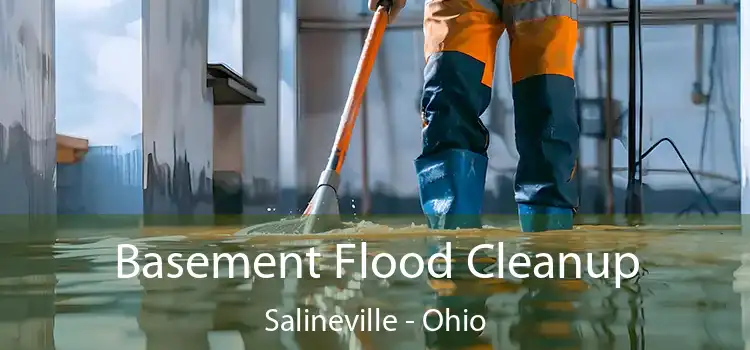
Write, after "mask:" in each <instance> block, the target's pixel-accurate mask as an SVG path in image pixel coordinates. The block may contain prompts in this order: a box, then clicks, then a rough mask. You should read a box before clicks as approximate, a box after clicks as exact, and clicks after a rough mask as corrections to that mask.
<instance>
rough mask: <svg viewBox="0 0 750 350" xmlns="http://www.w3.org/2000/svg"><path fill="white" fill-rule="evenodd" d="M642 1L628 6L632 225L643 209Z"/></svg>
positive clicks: (628, 207)
mask: <svg viewBox="0 0 750 350" xmlns="http://www.w3.org/2000/svg"><path fill="white" fill-rule="evenodd" d="M640 12H641V9H640V0H631V1H630V4H629V5H628V22H629V24H628V39H629V40H628V51H629V52H628V59H629V62H628V63H629V64H628V66H629V67H628V68H629V84H628V85H629V98H628V188H627V198H626V201H625V212H626V214H627V216H628V222H629V223H630V224H638V223H640V221H641V216H642V214H643V213H642V210H641V209H642V208H641V205H640V204H641V203H640V199H641V198H640V195H641V179H640V178H637V176H636V175H637V169H636V166H640V164H638V165H636V164H637V161H638V158H640V157H639V156H638V155H639V154H638V153H639V152H640V150H639V149H637V148H636V146H637V144H638V143H637V141H638V140H637V137H638V136H640V135H638V130H637V127H638V123H637V121H638V120H637V118H638V116H639V113H638V96H637V94H638V78H640V79H643V77H638V40H640V37H639V36H638V34H639V30H638V29H639V27H640Z"/></svg>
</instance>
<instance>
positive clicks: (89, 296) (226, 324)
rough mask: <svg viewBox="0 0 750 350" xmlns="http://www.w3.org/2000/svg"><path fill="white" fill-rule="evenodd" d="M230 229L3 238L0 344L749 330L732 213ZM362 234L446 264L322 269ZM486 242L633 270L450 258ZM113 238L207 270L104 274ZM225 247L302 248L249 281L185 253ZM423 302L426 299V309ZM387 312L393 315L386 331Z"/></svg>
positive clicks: (625, 339)
mask: <svg viewBox="0 0 750 350" xmlns="http://www.w3.org/2000/svg"><path fill="white" fill-rule="evenodd" d="M235 231H237V230H235V229H231V228H204V229H199V228H184V227H183V228H161V229H148V230H145V229H137V230H136V229H121V230H108V231H107V232H105V233H103V232H97V231H95V230H88V231H86V230H67V231H62V232H59V233H58V235H57V238H56V240H55V242H49V244H42V243H38V242H37V243H34V244H21V243H13V244H5V245H3V246H2V248H0V249H2V250H3V254H2V255H0V256H2V258H0V259H2V264H0V292H1V293H2V298H0V301H1V302H2V303H3V306H2V309H1V310H2V312H0V349H8V350H16V349H18V350H21V349H22V350H37V349H38V350H47V349H58V350H67V349H70V350H87V349H92V350H94V349H96V350H99V349H109V350H138V349H144V350H245V349H266V350H277V349H278V350H283V349H284V350H285V349H309V350H317V349H341V350H345V349H346V350H349V349H352V350H353V349H466V350H468V349H655V350H662V349H744V348H746V346H747V345H746V343H745V341H746V339H747V336H748V335H750V334H747V333H744V334H743V330H744V329H748V328H750V320H749V319H748V317H747V316H746V315H748V314H750V309H747V308H748V307H749V306H748V305H750V304H748V302H747V301H746V300H750V299H749V298H750V273H749V272H746V270H750V259H749V258H746V256H745V254H747V253H750V239H749V238H748V237H743V236H742V235H741V233H740V232H739V230H738V229H737V228H736V227H732V226H723V227H722V226H716V227H702V228H700V229H694V228H690V227H683V228H677V227H671V228H670V227H660V228H638V229H623V228H619V227H598V226H583V227H578V228H576V229H575V230H572V231H560V232H547V233H538V234H526V233H521V232H519V231H518V230H517V229H516V228H512V229H500V228H493V227H487V228H484V229H481V230H461V231H453V232H431V231H428V230H426V228H425V227H423V226H419V225H401V226H397V225H392V224H389V226H385V225H377V224H372V223H367V222H357V223H353V224H351V225H349V227H348V228H346V229H342V230H338V231H332V232H330V233H326V234H319V235H304V236H301V235H298V236H288V235H272V234H268V235H257V236H247V235H242V234H234V232H235ZM361 242H366V243H367V246H368V251H369V252H368V259H369V258H371V257H372V256H373V255H375V254H378V253H388V254H391V255H393V256H396V257H399V256H404V255H406V254H409V253H416V254H418V255H426V254H428V252H430V251H434V250H435V249H436V247H441V246H442V247H444V246H445V245H446V243H448V242H450V243H451V245H452V246H453V247H454V249H453V252H454V254H453V256H452V260H453V275H452V277H451V278H450V279H440V278H431V277H430V276H427V275H424V276H418V277H413V278H406V277H405V276H403V275H401V274H399V273H396V274H393V275H391V276H389V277H388V278H378V277H375V276H372V275H367V276H364V277H363V275H362V273H361V269H360V267H361V266H358V265H357V264H361V259H359V255H358V254H359V253H358V252H352V254H350V255H349V256H348V257H349V258H351V259H352V260H354V262H353V263H351V264H348V265H345V266H344V269H343V271H342V273H341V276H340V277H339V276H337V268H336V267H337V266H336V265H337V261H336V245H337V244H342V243H350V244H359V243H361ZM498 242H502V243H503V247H504V248H503V249H504V253H505V254H504V256H505V257H506V259H507V258H508V257H509V256H511V255H512V254H514V253H525V254H529V255H531V256H534V254H538V253H548V254H552V255H554V254H557V253H565V254H578V255H580V256H584V255H591V256H595V257H597V259H594V260H592V261H594V263H593V264H595V265H596V266H594V267H595V270H596V271H603V269H605V267H604V266H603V263H602V261H603V260H602V259H600V258H601V257H602V256H603V255H604V254H605V253H608V254H615V253H631V254H634V255H635V256H637V257H638V259H639V263H640V269H639V271H638V274H637V275H636V276H634V277H633V278H628V279H625V280H623V281H622V283H621V286H620V287H619V288H617V287H616V286H615V281H614V280H613V278H611V277H610V278H594V277H591V276H589V275H588V274H587V273H586V270H584V273H583V275H582V276H581V278H576V277H575V276H572V277H569V276H564V278H560V277H559V276H555V277H554V278H536V277H534V275H533V274H532V275H531V276H530V277H528V278H516V277H513V276H511V275H510V274H509V273H507V271H506V274H505V275H504V276H505V277H504V278H487V279H478V278H475V277H473V276H472V274H470V273H468V272H467V270H466V269H465V268H463V267H464V266H465V265H466V262H467V260H466V252H468V251H469V250H471V248H472V247H476V246H477V245H480V244H491V245H496V244H497V243H498ZM125 245H128V246H134V247H137V249H138V250H139V254H140V255H145V254H154V255H152V256H151V257H150V258H146V259H143V260H141V262H140V264H141V265H144V264H147V263H149V262H153V261H155V260H156V259H157V258H156V257H162V258H164V260H165V261H166V260H167V259H168V257H169V256H170V255H174V254H178V255H175V256H180V257H181V258H175V259H173V262H174V264H176V265H177V266H181V267H182V268H183V269H185V270H187V267H188V266H189V265H191V264H192V265H191V266H192V268H193V270H194V272H196V273H206V274H207V275H208V277H205V278H199V277H194V276H191V275H190V274H188V273H186V272H184V271H183V272H184V273H182V274H181V275H179V276H177V277H172V278H170V277H168V276H167V274H168V273H175V271H176V270H175V268H174V266H172V265H169V264H164V271H163V276H162V277H161V278H158V277H154V276H148V277H147V276H144V273H141V274H139V275H138V276H135V277H131V278H118V247H122V246H125ZM310 248H313V249H314V250H315V251H317V252H319V253H320V256H319V257H317V260H316V263H315V266H316V272H317V277H318V278H311V276H310V274H309V271H308V269H307V268H308V266H309V260H307V259H306V258H305V252H308V251H309V250H310ZM239 253H242V254H244V255H245V256H247V257H249V258H250V259H251V260H253V259H254V258H257V257H258V256H260V255H262V254H266V256H271V257H277V258H278V257H279V256H281V255H282V254H291V253H298V254H299V255H300V256H302V257H303V259H302V260H301V264H299V265H297V264H292V263H290V264H289V265H288V266H287V267H286V268H285V269H284V270H285V271H286V272H287V275H286V276H284V278H281V277H280V276H275V277H271V278H261V277H259V276H258V275H255V274H252V275H251V276H244V275H243V273H242V265H243V264H242V263H241V262H240V261H235V264H233V266H235V267H236V268H235V269H234V272H233V273H231V274H230V273H229V264H224V265H222V267H221V268H220V271H218V273H217V274H216V275H214V274H213V273H214V267H213V264H210V263H207V264H202V263H201V262H196V261H192V262H191V261H189V258H188V257H189V256H191V255H195V254H202V255H205V256H208V257H211V256H216V255H214V254H239ZM473 259H474V261H476V262H477V265H476V266H480V265H481V266H480V267H479V268H486V267H487V266H491V265H493V264H494V265H495V266H497V263H498V261H497V256H496V255H495V256H493V254H492V253H488V254H483V255H480V254H477V255H476V256H475V257H474V258H473ZM537 263H538V261H531V265H534V264H537ZM272 267H274V268H275V269H270V270H268V271H276V272H277V273H278V272H279V270H278V266H272ZM610 268H611V266H610ZM503 269H506V270H507V269H508V264H504V267H503ZM298 270H302V271H303V273H299V274H298V273H297V272H298ZM129 271H131V272H132V270H129ZM120 272H122V271H120ZM126 272H127V271H126ZM269 273H270V272H269ZM173 276H174V275H173ZM214 277H216V278H214ZM428 310H434V311H431V312H432V314H430V315H428V316H427V317H425V314H426V313H427V311H428ZM441 318H442V320H441ZM472 318H473V322H474V323H473V324H474V326H478V325H479V318H481V319H482V320H483V324H482V327H475V328H477V329H474V328H472V325H471V324H469V323H471V322H472ZM355 319H356V321H355ZM386 319H389V320H393V319H395V320H396V322H395V323H394V322H391V323H388V325H387V326H389V327H390V328H388V329H386V328H384V327H385V325H384V324H385V323H387V322H384V321H385V320H386ZM339 321H340V322H339ZM409 321H412V322H409ZM441 322H442V323H443V325H442V326H441V325H440V323H441ZM451 322H453V323H451ZM467 324H468V325H467ZM331 325H334V327H331ZM349 325H353V327H349ZM337 326H338V327H337ZM448 326H453V327H452V328H451V329H448ZM479 328H481V329H479ZM748 341H750V339H748Z"/></svg>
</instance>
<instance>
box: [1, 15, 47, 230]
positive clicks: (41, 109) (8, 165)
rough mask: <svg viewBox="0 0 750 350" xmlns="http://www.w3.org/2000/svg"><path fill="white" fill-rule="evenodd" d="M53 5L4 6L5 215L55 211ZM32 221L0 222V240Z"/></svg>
mask: <svg viewBox="0 0 750 350" xmlns="http://www.w3.org/2000/svg"><path fill="white" fill-rule="evenodd" d="M53 6H54V2H53V1H51V0H31V1H24V0H7V1H3V5H2V6H0V198H3V200H0V214H23V215H27V214H31V215H45V216H46V217H47V218H49V216H47V215H49V214H54V213H55V208H56V205H55V203H56V201H55V157H56V148H55V147H56V146H55V108H54V106H55V105H54V101H55V68H54V58H53V54H54V35H55V29H54V25H55V19H54V7H53ZM9 199H10V200H9ZM32 222H40V220H39V218H33V219H21V220H14V224H13V225H12V226H11V225H9V223H3V224H0V227H1V228H0V237H4V236H6V235H7V234H6V233H5V232H3V231H5V230H6V229H7V230H9V231H17V230H18V229H23V228H28V227H29V226H31V223H32ZM16 224H18V226H17V225H16ZM15 233H16V234H17V232H15Z"/></svg>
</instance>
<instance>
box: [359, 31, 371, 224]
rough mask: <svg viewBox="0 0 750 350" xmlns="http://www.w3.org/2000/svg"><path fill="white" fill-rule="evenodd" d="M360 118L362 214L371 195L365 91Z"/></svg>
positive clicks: (364, 34) (368, 208) (364, 36)
mask: <svg viewBox="0 0 750 350" xmlns="http://www.w3.org/2000/svg"><path fill="white" fill-rule="evenodd" d="M366 38H367V32H365V31H362V42H364V41H365V39H366ZM359 110H360V112H359V113H360V119H359V130H360V136H361V137H362V209H361V214H362V215H363V216H367V215H370V210H371V206H372V205H371V196H370V176H369V175H370V165H369V164H368V163H369V160H370V157H369V153H370V152H369V149H368V147H367V143H368V140H369V138H368V131H367V116H368V113H367V92H365V95H364V96H363V97H362V106H361V107H360V109H359Z"/></svg>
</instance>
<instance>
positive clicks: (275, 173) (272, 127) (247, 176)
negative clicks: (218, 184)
mask: <svg viewBox="0 0 750 350" xmlns="http://www.w3.org/2000/svg"><path fill="white" fill-rule="evenodd" d="M242 11H243V17H244V18H245V20H244V21H243V33H244V34H243V37H242V42H243V46H242V53H243V60H242V66H243V73H244V75H245V77H247V78H248V79H251V81H252V82H253V84H255V85H256V86H257V87H258V91H260V92H261V93H262V94H263V97H264V98H265V99H266V103H265V104H264V105H250V106H245V107H244V119H243V134H244V139H243V140H244V141H243V148H244V149H243V150H244V165H243V180H244V188H245V212H246V213H267V212H268V211H267V210H269V209H268V208H271V209H270V210H273V209H275V208H276V206H277V203H278V202H279V172H280V170H279V130H280V128H281V126H280V125H279V75H278V69H279V55H280V52H279V40H280V36H279V20H280V17H279V15H278V13H279V6H278V4H277V3H275V2H272V1H266V0H247V1H245V3H244V6H243V7H242ZM295 141H296V140H288V142H292V143H294V142H295ZM289 171H294V169H290V170H289Z"/></svg>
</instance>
